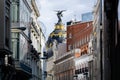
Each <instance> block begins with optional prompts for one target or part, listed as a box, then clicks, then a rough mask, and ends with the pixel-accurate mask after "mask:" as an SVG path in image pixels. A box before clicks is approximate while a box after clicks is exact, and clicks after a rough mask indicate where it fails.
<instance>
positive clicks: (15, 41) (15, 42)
mask: <svg viewBox="0 0 120 80" xmlns="http://www.w3.org/2000/svg"><path fill="white" fill-rule="evenodd" d="M12 51H13V58H15V59H17V60H18V59H19V33H12Z"/></svg>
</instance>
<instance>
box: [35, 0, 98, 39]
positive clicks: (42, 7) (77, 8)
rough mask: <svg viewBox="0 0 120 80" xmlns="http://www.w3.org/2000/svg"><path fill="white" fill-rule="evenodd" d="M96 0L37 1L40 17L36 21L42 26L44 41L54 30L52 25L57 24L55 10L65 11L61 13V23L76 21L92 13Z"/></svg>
mask: <svg viewBox="0 0 120 80" xmlns="http://www.w3.org/2000/svg"><path fill="white" fill-rule="evenodd" d="M95 1H96V0H37V5H39V6H38V9H39V12H40V17H39V18H38V21H39V22H40V23H41V24H42V29H43V32H44V34H45V36H46V40H47V38H48V36H49V34H50V33H51V32H52V31H53V30H54V27H55V26H54V25H55V24H56V23H57V22H58V18H57V15H56V12H55V10H66V11H65V12H63V17H62V22H63V24H65V25H66V22H68V21H70V20H73V19H76V20H77V21H80V20H81V14H83V13H86V12H91V11H93V6H94V5H95V3H96V2H95Z"/></svg>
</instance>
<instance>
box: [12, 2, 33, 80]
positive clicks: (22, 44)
mask: <svg viewBox="0 0 120 80" xmlns="http://www.w3.org/2000/svg"><path fill="white" fill-rule="evenodd" d="M31 12H32V9H31V7H30V4H29V3H28V1H27V0H12V10H11V18H12V23H11V24H12V27H11V37H12V39H11V41H12V43H11V46H12V51H13V55H12V56H13V58H14V59H15V71H16V76H15V77H16V78H15V80H19V79H23V80H29V79H30V78H32V67H31V64H30V60H29V58H28V57H29V55H30V48H29V47H30V44H31V39H30V37H29V33H30V32H29V27H30V17H31Z"/></svg>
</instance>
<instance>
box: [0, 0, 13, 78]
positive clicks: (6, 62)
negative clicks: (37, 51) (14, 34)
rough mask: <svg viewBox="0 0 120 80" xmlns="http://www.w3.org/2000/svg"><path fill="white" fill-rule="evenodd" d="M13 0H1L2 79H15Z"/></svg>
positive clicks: (0, 59) (0, 69) (0, 65)
mask: <svg viewBox="0 0 120 80" xmlns="http://www.w3.org/2000/svg"><path fill="white" fill-rule="evenodd" d="M10 7H11V0H1V1H0V80H8V79H9V80H15V79H14V75H15V70H14V59H13V58H12V56H11V55H12V51H11V36H10V35H11V34H10V28H11V23H10V22H11V16H10V11H11V9H10Z"/></svg>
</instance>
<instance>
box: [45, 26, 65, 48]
mask: <svg viewBox="0 0 120 80" xmlns="http://www.w3.org/2000/svg"><path fill="white" fill-rule="evenodd" d="M65 38H66V31H65V30H64V25H63V24H56V25H55V29H54V30H53V32H51V33H50V35H49V37H48V41H47V44H46V45H47V47H48V48H50V47H52V45H53V41H54V40H56V41H57V43H62V42H64V41H65Z"/></svg>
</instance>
